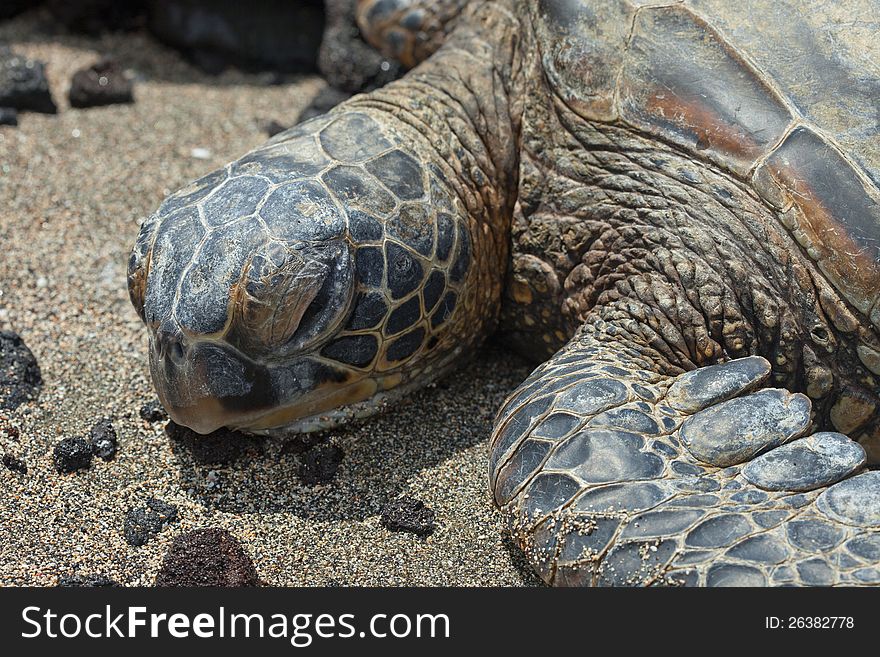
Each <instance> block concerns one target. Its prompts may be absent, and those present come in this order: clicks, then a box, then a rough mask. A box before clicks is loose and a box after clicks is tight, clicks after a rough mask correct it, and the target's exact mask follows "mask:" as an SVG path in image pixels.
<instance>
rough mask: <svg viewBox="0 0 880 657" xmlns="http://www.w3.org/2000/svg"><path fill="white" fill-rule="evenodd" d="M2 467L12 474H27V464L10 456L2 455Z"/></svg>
mask: <svg viewBox="0 0 880 657" xmlns="http://www.w3.org/2000/svg"><path fill="white" fill-rule="evenodd" d="M3 465H5V466H6V467H7V468H8V469H9V470H12V471H13V472H17V473H19V474H27V464H26V463H25V462H24V461H22V460H21V459H17V458H15V457H14V456H12V454H4V455H3Z"/></svg>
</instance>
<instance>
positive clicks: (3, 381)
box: [0, 331, 43, 410]
mask: <svg viewBox="0 0 880 657" xmlns="http://www.w3.org/2000/svg"><path fill="white" fill-rule="evenodd" d="M42 385H43V377H42V375H41V374H40V366H39V365H38V364H37V359H36V358H34V355H33V353H31V350H30V349H28V347H27V345H26V344H25V343H24V340H22V339H21V336H20V335H18V334H17V333H15V332H13V331H0V409H2V408H5V409H9V410H14V409H16V408H18V407H19V406H21V405H22V404H24V403H25V402H27V401H30V400H32V399H35V398H36V397H37V395H38V394H39V392H40V388H41V387H42Z"/></svg>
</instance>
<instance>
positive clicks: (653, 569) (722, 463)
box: [490, 327, 880, 586]
mask: <svg viewBox="0 0 880 657" xmlns="http://www.w3.org/2000/svg"><path fill="white" fill-rule="evenodd" d="M589 328H593V327H589ZM611 333H612V334H611V335H609V333H608V332H607V331H605V330H601V331H599V330H584V331H582V332H581V333H580V334H579V335H578V336H576V337H575V338H574V339H573V340H572V341H571V342H570V343H569V344H568V345H567V346H566V347H565V348H563V349H562V350H561V351H560V352H559V353H558V354H557V355H556V356H555V357H554V358H553V359H551V360H550V361H549V362H547V363H545V364H544V365H542V366H541V367H539V368H538V369H537V370H536V371H535V372H534V373H533V374H532V375H531V376H530V377H529V378H528V379H527V380H526V381H525V382H524V383H523V385H522V386H521V387H520V388H519V389H518V390H517V391H516V392H515V393H514V394H513V395H512V396H511V398H510V399H509V400H508V402H507V403H506V404H505V406H504V407H503V408H502V410H501V411H500V413H499V416H498V418H497V420H496V426H495V432H494V436H493V445H492V454H491V461H490V479H491V485H492V489H493V493H494V495H495V500H496V502H497V503H498V504H499V505H500V506H501V507H502V508H503V510H504V512H505V514H506V515H507V519H508V522H509V524H510V527H511V530H512V533H513V535H514V537H515V538H516V539H517V541H518V542H519V543H520V545H521V546H522V547H523V549H524V551H525V552H526V554H527V556H528V558H529V560H530V561H531V563H532V565H533V566H534V567H535V569H536V570H537V571H538V572H539V573H540V574H541V576H542V577H543V578H544V580H545V581H547V582H548V583H553V584H555V585H568V586H572V585H578V586H590V585H656V584H687V585H708V586H717V585H745V586H752V585H782V584H806V585H811V584H823V585H824V584H852V585H857V584H880V568H877V566H876V562H877V560H878V558H880V472H863V473H861V474H859V471H860V470H861V469H862V467H863V465H864V463H865V452H864V450H863V449H862V448H861V446H859V445H858V444H857V443H855V442H853V441H852V440H850V439H849V438H847V437H846V436H843V435H842V434H837V433H816V434H812V435H807V434H809V430H810V411H811V408H810V401H809V399H808V398H807V397H805V396H804V395H801V394H798V393H791V392H788V391H787V390H781V389H774V388H769V389H759V388H760V387H761V385H762V384H763V383H764V382H765V380H766V379H767V378H768V376H769V373H770V366H769V363H768V362H767V361H766V360H764V359H763V358H761V357H757V356H752V357H748V358H742V359H738V360H734V361H729V362H727V363H723V364H720V365H714V366H709V367H703V368H700V369H697V370H694V371H691V372H688V373H685V374H681V375H678V376H669V375H663V374H658V373H657V372H656V371H655V370H656V368H655V367H652V366H651V363H650V359H646V358H644V356H643V353H641V352H640V350H639V349H638V347H637V346H635V345H629V344H627V343H625V342H619V341H618V340H619V339H620V338H619V336H618V335H614V334H613V333H614V332H613V331H612V332H611Z"/></svg>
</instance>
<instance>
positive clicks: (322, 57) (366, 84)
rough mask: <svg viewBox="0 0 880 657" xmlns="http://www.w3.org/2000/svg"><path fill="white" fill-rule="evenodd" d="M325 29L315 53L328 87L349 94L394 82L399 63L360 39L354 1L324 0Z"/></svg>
mask: <svg viewBox="0 0 880 657" xmlns="http://www.w3.org/2000/svg"><path fill="white" fill-rule="evenodd" d="M324 4H325V8H326V12H327V19H326V20H327V26H326V28H325V29H324V39H323V40H322V41H321V49H320V51H318V69H319V70H320V71H321V74H322V75H323V76H324V78H325V79H326V80H327V82H328V83H329V84H330V86H331V87H335V88H336V89H339V90H341V91H347V92H348V93H350V94H353V93H358V92H361V91H370V90H371V89H375V88H377V87H381V86H382V85H384V84H387V83H388V82H391V81H392V80H396V79H397V78H398V77H400V75H401V74H402V73H403V69H402V68H401V66H400V64H398V63H397V62H395V61H391V60H388V59H386V58H385V57H383V56H382V55H381V53H379V51H378V50H376V49H375V48H373V47H372V46H371V45H370V44H368V43H367V42H366V41H364V40H363V38H362V37H361V31H360V28H358V25H357V22H356V20H355V5H356V4H357V1H356V0H326V2H325V3H324Z"/></svg>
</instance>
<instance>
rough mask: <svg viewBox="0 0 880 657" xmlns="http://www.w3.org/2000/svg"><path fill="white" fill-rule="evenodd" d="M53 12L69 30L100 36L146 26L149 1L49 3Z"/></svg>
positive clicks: (64, 0)
mask: <svg viewBox="0 0 880 657" xmlns="http://www.w3.org/2000/svg"><path fill="white" fill-rule="evenodd" d="M47 4H48V9H49V13H50V14H51V15H52V18H54V19H55V20H56V21H58V22H59V23H61V24H62V25H63V26H64V27H65V29H67V30H70V31H71V32H81V33H83V34H88V35H91V36H98V35H99V34H102V33H105V32H116V31H120V30H135V29H138V28H140V27H143V26H144V25H145V24H146V16H147V13H148V9H149V8H148V6H147V5H148V4H149V3H148V0H125V2H119V0H75V1H73V0H49V1H48V3H47Z"/></svg>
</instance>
